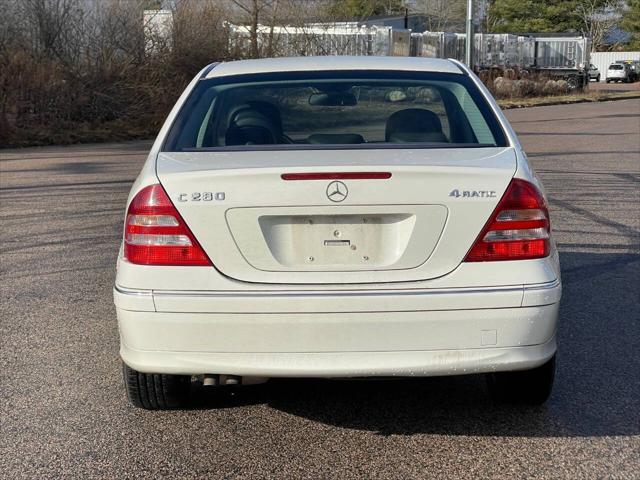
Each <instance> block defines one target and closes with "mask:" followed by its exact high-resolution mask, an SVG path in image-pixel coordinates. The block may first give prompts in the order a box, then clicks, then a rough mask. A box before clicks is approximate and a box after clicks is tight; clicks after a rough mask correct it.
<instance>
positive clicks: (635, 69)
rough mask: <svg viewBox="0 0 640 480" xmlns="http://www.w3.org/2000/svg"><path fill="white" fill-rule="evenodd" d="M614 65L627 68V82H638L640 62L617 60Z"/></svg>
mask: <svg viewBox="0 0 640 480" xmlns="http://www.w3.org/2000/svg"><path fill="white" fill-rule="evenodd" d="M616 63H620V64H622V65H625V67H626V68H628V73H629V81H631V82H637V81H638V80H640V62H639V61H637V60H618V61H616Z"/></svg>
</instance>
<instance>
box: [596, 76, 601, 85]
mask: <svg viewBox="0 0 640 480" xmlns="http://www.w3.org/2000/svg"><path fill="white" fill-rule="evenodd" d="M596 82H598V83H600V75H598V76H597V77H596Z"/></svg>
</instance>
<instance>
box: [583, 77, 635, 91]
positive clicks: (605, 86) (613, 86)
mask: <svg viewBox="0 0 640 480" xmlns="http://www.w3.org/2000/svg"><path fill="white" fill-rule="evenodd" d="M589 90H594V91H608V92H637V91H640V82H634V83H607V82H605V81H604V77H603V79H602V80H600V82H596V81H595V80H594V81H592V82H589Z"/></svg>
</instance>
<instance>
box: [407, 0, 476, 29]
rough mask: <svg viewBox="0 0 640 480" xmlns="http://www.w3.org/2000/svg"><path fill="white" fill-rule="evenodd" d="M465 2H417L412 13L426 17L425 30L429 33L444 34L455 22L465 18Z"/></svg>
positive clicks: (463, 0)
mask: <svg viewBox="0 0 640 480" xmlns="http://www.w3.org/2000/svg"><path fill="white" fill-rule="evenodd" d="M465 6H466V1H465V0H418V1H417V2H416V6H415V7H414V8H413V10H412V11H413V12H415V13H421V14H424V15H425V16H426V28H427V30H428V31H430V32H444V31H447V30H450V29H451V25H452V24H453V23H455V22H459V21H461V20H464V18H465Z"/></svg>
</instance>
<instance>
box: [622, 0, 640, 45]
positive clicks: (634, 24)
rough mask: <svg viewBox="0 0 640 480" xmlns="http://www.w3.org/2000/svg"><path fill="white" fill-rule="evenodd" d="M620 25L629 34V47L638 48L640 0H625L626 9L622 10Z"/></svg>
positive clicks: (639, 39) (639, 40) (639, 42)
mask: <svg viewBox="0 0 640 480" xmlns="http://www.w3.org/2000/svg"><path fill="white" fill-rule="evenodd" d="M620 27H621V28H622V29H623V30H626V31H627V32H629V33H630V34H631V37H632V38H631V43H630V44H629V49H631V50H634V49H638V48H640V0H627V10H626V11H625V12H624V15H623V17H622V22H621V23H620Z"/></svg>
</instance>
